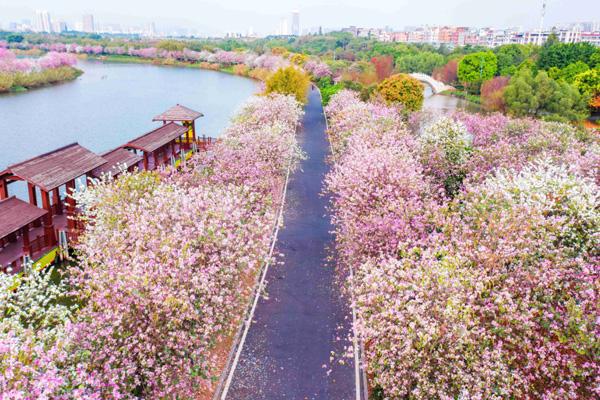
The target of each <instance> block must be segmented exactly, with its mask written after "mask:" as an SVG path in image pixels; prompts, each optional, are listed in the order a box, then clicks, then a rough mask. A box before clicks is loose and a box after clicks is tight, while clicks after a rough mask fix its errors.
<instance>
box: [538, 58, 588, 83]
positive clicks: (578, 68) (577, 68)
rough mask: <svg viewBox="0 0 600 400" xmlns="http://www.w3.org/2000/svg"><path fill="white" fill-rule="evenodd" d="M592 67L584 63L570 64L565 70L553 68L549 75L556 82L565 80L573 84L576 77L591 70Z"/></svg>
mask: <svg viewBox="0 0 600 400" xmlns="http://www.w3.org/2000/svg"><path fill="white" fill-rule="evenodd" d="M589 69H590V67H589V66H588V65H587V64H586V63H584V62H583V61H577V62H575V63H573V64H569V65H567V66H566V67H564V68H563V69H560V68H558V67H551V68H550V69H549V70H548V75H549V76H550V77H551V78H552V79H555V80H559V79H563V80H565V81H566V82H568V83H573V81H574V80H575V76H577V75H579V74H581V73H582V72H585V71H587V70H589Z"/></svg>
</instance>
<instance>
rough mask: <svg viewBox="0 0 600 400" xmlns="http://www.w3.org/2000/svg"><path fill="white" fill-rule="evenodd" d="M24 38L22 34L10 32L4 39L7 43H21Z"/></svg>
mask: <svg viewBox="0 0 600 400" xmlns="http://www.w3.org/2000/svg"><path fill="white" fill-rule="evenodd" d="M24 39H25V38H24V37H23V35H19V34H17V33H15V34H10V35H8V36H7V37H6V41H7V42H8V43H21V42H22V41H23V40H24Z"/></svg>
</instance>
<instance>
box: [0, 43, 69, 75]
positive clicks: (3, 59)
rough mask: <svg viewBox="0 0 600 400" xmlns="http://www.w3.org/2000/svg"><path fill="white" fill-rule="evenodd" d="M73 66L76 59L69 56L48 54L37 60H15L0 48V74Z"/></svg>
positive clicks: (12, 54)
mask: <svg viewBox="0 0 600 400" xmlns="http://www.w3.org/2000/svg"><path fill="white" fill-rule="evenodd" d="M75 64H77V59H76V58H75V57H74V56H72V55H70V54H64V53H57V52H50V53H48V54H46V55H45V56H43V57H40V58H38V59H31V58H17V57H16V56H15V54H14V53H13V52H12V51H10V50H8V49H5V48H0V72H5V73H17V72H31V71H34V70H45V69H50V68H59V67H71V66H74V65H75Z"/></svg>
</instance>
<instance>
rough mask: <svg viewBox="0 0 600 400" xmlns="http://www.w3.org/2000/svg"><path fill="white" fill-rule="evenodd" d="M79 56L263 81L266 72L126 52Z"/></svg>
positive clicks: (95, 59) (109, 61) (102, 60)
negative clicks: (141, 55)
mask: <svg viewBox="0 0 600 400" xmlns="http://www.w3.org/2000/svg"><path fill="white" fill-rule="evenodd" d="M79 58H81V59H85V60H92V61H101V62H106V63H123V64H147V65H157V66H164V67H178V68H192V69H202V70H208V71H217V72H224V73H226V74H231V75H236V76H242V77H245V78H250V79H254V80H257V81H264V80H265V79H266V77H267V74H264V73H252V72H253V71H257V70H258V68H256V69H249V68H236V66H235V65H223V64H219V63H209V62H190V61H179V60H175V59H173V58H143V57H137V56H131V55H127V54H122V55H119V54H110V55H100V56H91V55H80V56H79Z"/></svg>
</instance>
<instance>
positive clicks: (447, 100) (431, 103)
mask: <svg viewBox="0 0 600 400" xmlns="http://www.w3.org/2000/svg"><path fill="white" fill-rule="evenodd" d="M423 86H424V88H425V89H424V90H425V101H424V102H423V110H424V111H430V112H433V113H447V112H452V111H454V110H465V111H470V112H477V111H479V106H478V105H477V104H473V103H471V102H469V101H466V100H463V99H459V98H457V97H452V96H446V95H443V94H435V95H434V94H433V91H432V90H431V86H429V85H426V84H423Z"/></svg>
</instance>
